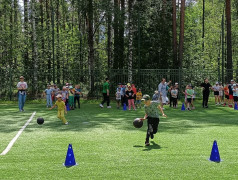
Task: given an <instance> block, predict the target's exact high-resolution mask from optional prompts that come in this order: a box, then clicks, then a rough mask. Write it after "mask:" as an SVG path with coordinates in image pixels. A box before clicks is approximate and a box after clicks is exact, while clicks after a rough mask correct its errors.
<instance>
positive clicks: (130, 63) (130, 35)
mask: <svg viewBox="0 0 238 180" xmlns="http://www.w3.org/2000/svg"><path fill="white" fill-rule="evenodd" d="M128 1H129V2H128V18H129V20H128V28H129V33H128V40H129V46H128V82H129V83H132V80H133V79H132V68H133V67H132V66H133V24H132V11H133V4H134V0H128Z"/></svg>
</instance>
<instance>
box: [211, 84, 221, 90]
mask: <svg viewBox="0 0 238 180" xmlns="http://www.w3.org/2000/svg"><path fill="white" fill-rule="evenodd" d="M212 88H213V89H214V91H219V90H220V86H216V85H215V86H213V87H212Z"/></svg>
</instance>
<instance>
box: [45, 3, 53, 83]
mask: <svg viewBox="0 0 238 180" xmlns="http://www.w3.org/2000/svg"><path fill="white" fill-rule="evenodd" d="M45 8H46V37H47V39H46V42H47V45H48V47H47V48H46V59H47V61H46V62H47V80H48V82H51V80H52V76H51V52H50V50H51V41H50V34H51V33H50V5H49V0H46V1H45Z"/></svg>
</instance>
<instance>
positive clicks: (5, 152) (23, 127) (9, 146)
mask: <svg viewBox="0 0 238 180" xmlns="http://www.w3.org/2000/svg"><path fill="white" fill-rule="evenodd" d="M35 114H36V112H33V113H32V115H31V117H30V119H29V120H28V121H27V122H26V124H25V125H24V126H22V128H21V129H20V130H19V131H18V133H17V135H16V136H15V137H14V138H13V139H12V140H11V142H10V143H9V144H8V146H7V147H6V149H5V150H4V151H3V152H2V153H1V154H0V155H6V154H7V153H8V151H10V149H11V148H12V146H13V145H14V143H15V142H16V140H17V139H18V138H19V136H20V135H21V133H22V132H23V131H24V129H25V128H26V126H27V125H28V124H29V123H30V122H31V120H32V119H33V117H34V116H35Z"/></svg>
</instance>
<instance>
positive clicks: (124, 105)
mask: <svg viewBox="0 0 238 180" xmlns="http://www.w3.org/2000/svg"><path fill="white" fill-rule="evenodd" d="M126 110H127V107H126V103H124V104H123V111H126Z"/></svg>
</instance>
